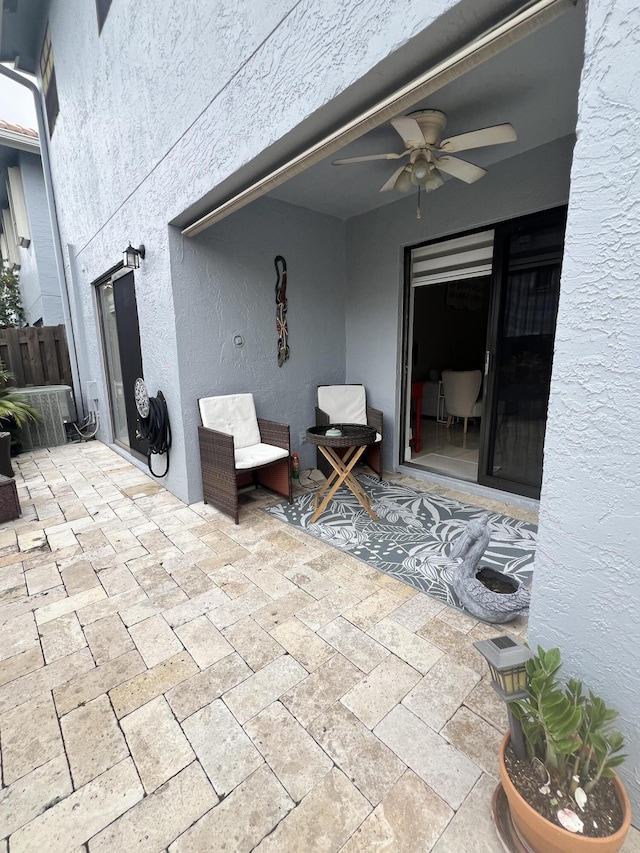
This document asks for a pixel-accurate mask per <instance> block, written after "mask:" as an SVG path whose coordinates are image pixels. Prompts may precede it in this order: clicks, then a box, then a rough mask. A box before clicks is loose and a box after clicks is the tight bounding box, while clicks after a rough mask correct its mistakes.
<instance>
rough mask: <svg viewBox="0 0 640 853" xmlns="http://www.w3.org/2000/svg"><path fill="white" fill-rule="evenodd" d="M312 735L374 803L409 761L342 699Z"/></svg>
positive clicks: (315, 725) (314, 726)
mask: <svg viewBox="0 0 640 853" xmlns="http://www.w3.org/2000/svg"><path fill="white" fill-rule="evenodd" d="M309 734H310V735H312V737H314V738H315V739H316V740H317V741H318V743H319V744H320V746H321V747H322V748H323V749H324V750H325V752H327V753H328V754H329V755H330V756H331V758H332V759H333V760H334V761H335V763H336V764H337V765H338V767H339V768H340V769H341V770H342V771H343V772H344V773H346V775H347V776H348V778H349V779H351V781H352V782H353V783H354V784H355V785H356V787H357V788H359V790H360V791H362V793H363V794H364V795H365V797H366V798H367V799H368V800H369V802H370V803H371V804H372V805H374V806H375V805H377V804H378V803H379V802H380V800H381V799H382V798H383V797H384V795H385V794H386V793H387V791H388V790H389V789H390V788H391V787H392V786H393V785H394V784H395V782H397V780H398V779H399V778H400V776H401V775H402V773H403V772H404V771H405V769H406V767H405V764H403V762H402V761H400V759H399V758H398V757H397V756H396V755H394V753H393V752H392V751H391V750H390V749H389V748H388V747H387V746H386V745H385V744H384V743H383V742H382V741H381V740H380V739H379V738H378V737H376V735H374V734H373V733H372V732H370V731H369V729H367V728H366V726H364V725H363V724H362V723H361V722H360V720H358V718H357V717H356V716H355V715H354V714H352V713H351V711H349V710H348V708H345V707H344V705H342V704H340V702H336V704H335V705H333V706H332V707H331V708H329V710H328V711H326V712H325V713H323V714H321V715H320V716H319V717H317V718H316V719H315V720H314V722H313V723H312V724H311V725H310V726H309Z"/></svg>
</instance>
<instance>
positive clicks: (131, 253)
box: [123, 243, 145, 270]
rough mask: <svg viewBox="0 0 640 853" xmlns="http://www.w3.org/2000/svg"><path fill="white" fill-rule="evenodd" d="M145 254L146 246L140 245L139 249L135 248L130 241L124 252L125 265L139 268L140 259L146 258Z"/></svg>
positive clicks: (134, 268)
mask: <svg viewBox="0 0 640 853" xmlns="http://www.w3.org/2000/svg"><path fill="white" fill-rule="evenodd" d="M144 256H145V248H144V246H142V245H140V246H138V248H137V249H134V248H133V246H132V245H131V243H129V245H128V246H127V248H126V249H125V250H124V252H123V257H124V265H125V267H127V269H130V270H137V269H138V268H139V266H140V259H141V258H142V260H144Z"/></svg>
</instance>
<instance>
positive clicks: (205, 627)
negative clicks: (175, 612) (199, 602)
mask: <svg viewBox="0 0 640 853" xmlns="http://www.w3.org/2000/svg"><path fill="white" fill-rule="evenodd" d="M175 632H176V634H177V636H178V638H179V639H180V641H181V642H182V644H183V645H184V647H185V649H186V650H187V651H188V652H189V654H190V655H191V657H192V658H193V659H194V661H195V662H196V663H197V664H198V666H199V667H200V669H206V668H207V667H208V666H211V664H212V663H215V662H216V661H218V660H220V659H221V658H224V657H226V656H227V655H228V654H230V653H231V652H232V651H233V646H231V645H229V643H228V642H227V641H226V640H225V638H224V637H223V636H222V634H221V633H220V631H218V629H217V628H216V627H214V625H213V624H212V623H211V621H210V620H209V619H207V617H206V616H198V617H196V618H195V619H192V620H191V622H185V623H184V625H181V626H180V627H179V628H176V629H175Z"/></svg>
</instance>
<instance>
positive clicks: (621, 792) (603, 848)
mask: <svg viewBox="0 0 640 853" xmlns="http://www.w3.org/2000/svg"><path fill="white" fill-rule="evenodd" d="M508 743H509V732H507V733H506V735H505V736H504V737H503V739H502V743H501V744H500V781H501V782H502V787H503V788H504V791H505V794H506V795H507V800H508V801H509V811H510V812H511V819H512V821H513V823H514V824H515V826H516V828H517V830H518V832H519V833H520V835H521V836H522V838H523V839H524V840H525V841H526V843H527V844H528V845H529V847H531V848H532V850H534V851H535V853H617V851H618V850H620V848H621V847H622V845H623V844H624V840H625V838H626V835H627V832H628V831H629V826H630V824H631V803H630V802H629V797H628V796H627V792H626V790H625V788H624V785H623V784H622V782H621V781H620V779H619V778H618V777H617V776H615V777H614V782H615V785H616V789H617V792H618V799H619V800H620V805H621V806H622V811H623V815H624V816H623V820H622V826H621V827H620V829H619V830H618V831H617V832H614V834H613V835H607V836H606V838H588V837H587V836H584V835H580V834H576V833H573V832H569V831H568V830H566V829H563V828H562V827H561V826H556V824H555V823H551V821H548V820H547V819H546V818H544V817H542V815H541V814H538V812H537V811H536V810H535V809H533V808H531V806H530V805H529V803H527V801H526V800H525V799H524V798H523V797H521V796H520V794H519V793H518V791H517V790H516V788H515V786H514V784H513V782H512V781H511V777H510V776H509V773H508V772H507V768H506V766H505V763H504V751H505V749H506V747H507V744H508Z"/></svg>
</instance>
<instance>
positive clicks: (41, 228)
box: [18, 151, 64, 326]
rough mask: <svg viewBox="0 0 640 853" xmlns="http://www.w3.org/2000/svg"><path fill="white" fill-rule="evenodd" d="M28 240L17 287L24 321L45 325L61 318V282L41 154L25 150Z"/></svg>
mask: <svg viewBox="0 0 640 853" xmlns="http://www.w3.org/2000/svg"><path fill="white" fill-rule="evenodd" d="M18 164H19V167H20V173H21V175H22V185H23V187H24V199H25V205H26V208H27V216H28V217H29V230H30V233H31V242H30V244H29V246H28V247H27V248H26V249H23V248H21V249H20V260H21V266H20V291H21V293H22V305H23V308H24V311H25V316H26V319H27V323H29V324H30V325H31V324H33V323H35V322H36V321H37V320H42V321H43V324H44V325H45V326H57V325H58V324H59V323H63V322H64V312H63V309H62V297H61V296H60V284H59V281H58V274H57V270H56V259H55V255H54V250H53V238H52V236H51V223H50V220H49V208H48V206H47V195H46V191H45V186H44V178H43V175H42V165H41V162H40V157H39V156H38V155H36V154H30V153H27V152H24V151H21V152H20V156H19V161H18Z"/></svg>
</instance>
